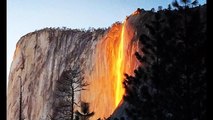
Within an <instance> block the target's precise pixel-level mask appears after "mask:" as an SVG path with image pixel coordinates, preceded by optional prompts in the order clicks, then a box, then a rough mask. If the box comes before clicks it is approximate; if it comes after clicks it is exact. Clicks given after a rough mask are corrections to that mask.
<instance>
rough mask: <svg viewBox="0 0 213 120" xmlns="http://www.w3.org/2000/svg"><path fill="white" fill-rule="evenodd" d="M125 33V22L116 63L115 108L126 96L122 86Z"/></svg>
mask: <svg viewBox="0 0 213 120" xmlns="http://www.w3.org/2000/svg"><path fill="white" fill-rule="evenodd" d="M124 31H125V21H124V23H123V25H122V29H121V37H120V38H121V39H120V43H119V46H118V55H117V59H116V60H115V61H116V68H115V71H116V94H115V96H116V97H115V106H118V104H119V102H120V101H121V99H122V96H123V94H124V88H123V86H122V81H123V74H124V65H123V63H124V62H123V61H124Z"/></svg>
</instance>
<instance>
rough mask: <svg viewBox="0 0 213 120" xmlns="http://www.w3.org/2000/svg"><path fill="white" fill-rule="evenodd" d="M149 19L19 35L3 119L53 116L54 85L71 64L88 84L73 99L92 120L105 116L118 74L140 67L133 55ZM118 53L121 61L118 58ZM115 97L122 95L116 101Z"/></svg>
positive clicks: (30, 119)
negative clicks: (83, 104)
mask: <svg viewBox="0 0 213 120" xmlns="http://www.w3.org/2000/svg"><path fill="white" fill-rule="evenodd" d="M148 18H149V19H148ZM150 19H152V14H150V13H149V14H147V12H144V13H143V11H136V12H134V13H133V14H132V15H130V16H128V17H127V18H126V20H125V23H123V24H121V23H115V24H113V25H112V26H111V28H109V29H108V30H103V29H96V30H88V31H81V30H68V29H51V28H45V29H42V30H39V31H35V32H32V33H29V34H27V35H25V36H23V37H22V38H21V39H20V40H19V42H18V43H17V45H16V50H15V53H14V57H13V62H12V65H11V68H10V74H9V84H8V96H7V110H8V111H7V119H8V120H16V119H19V116H20V114H21V116H22V118H24V119H26V120H46V119H49V118H50V117H51V116H54V115H53V114H54V113H55V112H56V111H54V110H55V109H54V107H55V100H56V98H55V96H54V94H55V92H56V87H57V84H56V83H57V81H59V80H60V78H61V74H62V72H63V71H65V70H66V69H70V68H71V69H72V68H73V67H74V66H76V65H79V67H80V69H82V70H83V73H84V74H83V77H84V78H85V80H86V81H87V82H88V83H89V86H88V87H87V88H86V89H87V90H85V91H81V92H80V95H78V96H77V97H76V102H78V101H79V100H81V101H86V102H89V103H90V110H91V111H94V112H95V115H94V116H93V117H92V119H93V120H96V119H98V118H104V117H108V116H110V115H111V114H112V113H113V111H114V110H115V108H116V107H117V104H118V103H117V102H116V101H120V100H121V99H122V94H123V92H124V89H123V87H122V79H123V78H124V76H123V73H128V74H132V73H133V70H134V69H135V68H136V67H137V65H138V63H139V62H138V61H137V60H136V58H135V56H134V53H135V51H139V49H138V48H139V44H138V37H139V36H140V34H141V33H142V32H146V31H145V30H143V27H144V24H145V23H146V21H149V20H150ZM122 31H123V33H122ZM121 39H123V42H120V41H121ZM121 43H122V45H121ZM120 46H122V51H121V48H120ZM119 50H120V51H119ZM121 53H122V54H121ZM120 54H121V55H122V58H123V59H120V58H119V56H120ZM117 59H120V60H121V61H120V62H121V63H119V64H120V66H118V65H117V64H118V62H119V61H117ZM118 74H120V81H118V80H117V79H118V77H117V76H118ZM20 83H22V90H21V91H20V86H21V85H20ZM118 83H119V84H118ZM117 91H121V92H117ZM122 91H123V92H122ZM20 92H22V106H21V107H20V99H19V98H20ZM118 94H120V95H119V96H121V97H117V96H118ZM75 108H76V109H78V107H77V106H75ZM20 110H21V111H22V112H20Z"/></svg>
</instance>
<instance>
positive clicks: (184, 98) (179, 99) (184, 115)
mask: <svg viewBox="0 0 213 120" xmlns="http://www.w3.org/2000/svg"><path fill="white" fill-rule="evenodd" d="M177 6H178V5H177ZM188 13H189V14H188V15H187V16H188V17H189V18H190V19H186V20H184V19H182V18H184V17H185V15H184V13H183V12H181V11H179V12H178V13H175V15H172V14H170V15H171V16H170V15H169V16H167V19H164V18H163V17H162V16H161V14H163V13H159V12H157V13H156V15H155V20H154V21H153V22H151V23H150V24H147V25H146V28H147V30H148V31H149V33H150V35H147V34H142V35H141V37H140V42H141V43H142V46H143V47H142V48H141V50H142V53H143V54H139V53H138V52H136V54H135V55H136V57H137V59H138V60H139V61H140V62H141V63H142V64H143V66H139V67H138V68H137V69H136V70H135V71H134V73H135V74H134V76H129V75H127V74H125V76H126V79H125V81H124V87H125V90H126V92H125V93H126V94H125V96H124V100H125V101H127V102H128V103H129V104H130V107H129V108H127V109H126V112H127V114H128V116H129V117H130V118H131V119H132V120H167V119H169V120H192V119H198V120H203V119H206V106H205V102H206V77H205V75H206V66H205V59H206V58H205V46H206V43H205V41H206V37H205V31H206V29H205V28H206V27H205V24H206V23H205V20H204V21H201V20H200V15H199V13H200V11H199V9H197V11H191V12H190V11H189V12H188ZM199 85H200V86H199Z"/></svg>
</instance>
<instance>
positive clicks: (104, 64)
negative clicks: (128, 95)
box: [81, 21, 137, 120]
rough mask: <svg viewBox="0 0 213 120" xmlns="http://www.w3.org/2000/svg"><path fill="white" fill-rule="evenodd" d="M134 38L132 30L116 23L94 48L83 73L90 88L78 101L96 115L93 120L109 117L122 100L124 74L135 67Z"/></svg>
mask: <svg viewBox="0 0 213 120" xmlns="http://www.w3.org/2000/svg"><path fill="white" fill-rule="evenodd" d="M133 37H134V30H133V29H132V28H131V25H129V24H128V22H127V21H124V23H122V24H117V23H115V24H113V25H112V27H111V28H110V29H109V31H108V32H107V33H106V34H105V35H104V36H103V38H101V40H100V41H98V43H97V45H96V47H95V51H94V54H93V61H92V62H91V63H93V64H94V65H92V66H93V67H92V68H90V69H91V71H85V72H86V73H87V74H86V75H85V79H86V80H87V81H88V82H89V86H87V90H85V91H83V92H82V93H81V100H82V101H86V102H89V103H90V110H91V111H94V112H95V115H94V116H93V117H92V118H91V119H92V120H97V119H98V118H104V117H109V116H110V115H111V114H112V112H113V111H114V110H115V108H116V107H117V106H118V105H119V103H120V101H121V99H122V97H123V94H124V88H123V84H122V81H123V79H124V73H128V74H132V72H133V70H134V69H135V66H136V64H137V60H136V58H135V56H134V53H135V51H136V49H137V43H135V42H132V40H133Z"/></svg>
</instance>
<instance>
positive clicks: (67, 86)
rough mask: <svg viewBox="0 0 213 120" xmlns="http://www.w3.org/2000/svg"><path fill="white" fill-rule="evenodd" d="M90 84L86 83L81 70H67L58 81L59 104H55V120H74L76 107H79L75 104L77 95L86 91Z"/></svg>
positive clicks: (57, 94) (57, 95)
mask: <svg viewBox="0 0 213 120" xmlns="http://www.w3.org/2000/svg"><path fill="white" fill-rule="evenodd" d="M88 85H89V84H88V83H87V82H86V81H84V77H82V74H81V70H79V68H78V67H77V68H73V69H69V70H65V71H64V72H63V73H62V75H61V78H60V79H59V80H58V81H57V91H56V94H55V96H56V98H57V99H58V100H57V101H58V103H55V104H56V105H55V106H56V107H55V112H56V113H54V119H59V118H62V119H69V120H73V119H74V106H79V105H78V103H76V102H75V95H76V94H77V93H78V92H80V91H81V90H86V89H85V87H86V86H88Z"/></svg>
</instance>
